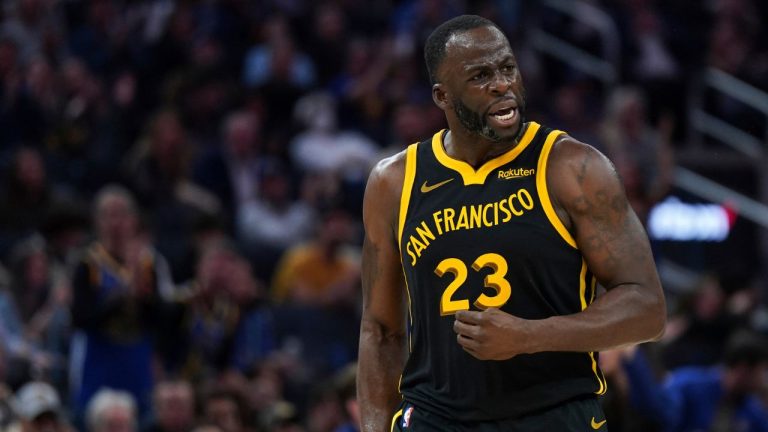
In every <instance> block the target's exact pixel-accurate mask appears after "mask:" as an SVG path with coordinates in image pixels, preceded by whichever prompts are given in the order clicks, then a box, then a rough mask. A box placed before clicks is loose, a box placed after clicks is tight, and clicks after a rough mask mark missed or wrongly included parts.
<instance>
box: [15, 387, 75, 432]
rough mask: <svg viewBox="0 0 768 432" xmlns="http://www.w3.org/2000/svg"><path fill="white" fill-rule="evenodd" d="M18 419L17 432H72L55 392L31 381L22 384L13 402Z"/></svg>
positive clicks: (51, 388)
mask: <svg viewBox="0 0 768 432" xmlns="http://www.w3.org/2000/svg"><path fill="white" fill-rule="evenodd" d="M13 407H14V411H15V412H16V415H17V416H18V418H19V424H18V429H14V427H13V426H11V428H10V430H17V431H18V432H70V431H74V429H72V427H71V426H70V425H69V424H68V423H67V421H66V420H65V418H64V406H63V405H62V404H61V399H60V398H59V394H58V393H57V392H56V390H55V389H54V388H53V387H52V386H51V385H50V384H48V383H45V382H42V381H31V382H28V383H27V384H24V385H23V386H22V387H21V388H20V389H19V390H18V391H17V392H16V396H15V397H14V400H13Z"/></svg>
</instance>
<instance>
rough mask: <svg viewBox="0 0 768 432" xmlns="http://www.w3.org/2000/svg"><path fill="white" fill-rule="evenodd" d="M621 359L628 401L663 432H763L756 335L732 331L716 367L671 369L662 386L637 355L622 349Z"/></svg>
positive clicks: (761, 352) (764, 365)
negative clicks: (656, 423) (653, 420)
mask: <svg viewBox="0 0 768 432" xmlns="http://www.w3.org/2000/svg"><path fill="white" fill-rule="evenodd" d="M625 356H626V357H625V360H624V369H625V371H626V374H627V378H628V381H629V388H630V393H631V400H632V403H633V404H634V405H635V407H636V408H637V409H638V410H639V411H641V412H642V413H644V414H645V415H646V416H648V417H649V418H653V419H656V420H657V421H658V423H659V424H660V425H662V427H663V428H664V430H665V431H671V432H673V431H681V432H682V431H693V430H712V431H746V432H763V431H768V407H766V406H765V405H763V404H762V401H761V400H760V399H759V398H758V396H757V395H758V393H759V392H761V391H765V385H766V383H765V377H766V374H768V343H766V341H765V340H764V339H763V338H762V337H761V336H759V335H757V334H754V333H752V332H748V331H744V332H737V333H735V334H734V335H733V336H732V338H731V339H730V341H729V343H728V346H727V347H726V349H725V352H724V356H723V362H722V365H719V366H715V367H685V368H679V369H675V370H673V371H671V372H670V373H669V374H668V375H667V377H666V378H665V379H664V383H663V384H662V383H658V382H657V381H656V379H655V377H654V375H653V373H652V372H651V370H650V367H649V365H648V360H647V359H646V357H645V356H644V354H643V351H641V350H638V349H636V348H635V347H632V348H628V349H627V350H626V351H625Z"/></svg>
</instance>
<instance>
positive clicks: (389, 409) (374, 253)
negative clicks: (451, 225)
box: [357, 152, 406, 432]
mask: <svg viewBox="0 0 768 432" xmlns="http://www.w3.org/2000/svg"><path fill="white" fill-rule="evenodd" d="M404 173H405V152H403V153H400V154H398V155H395V156H393V157H391V158H388V159H384V160H382V161H381V162H379V164H378V165H377V166H376V167H375V168H374V169H373V172H372V173H371V176H370V178H369V179H368V185H367V186H366V189H365V199H364V201H363V224H364V226H365V242H364V244H363V262H362V267H363V268H362V285H363V314H362V321H361V323H360V351H359V354H358V365H359V366H358V377H357V397H358V401H359V403H360V410H361V413H360V414H361V424H362V431H363V432H383V431H388V430H389V428H390V422H391V420H392V415H393V414H394V411H395V408H396V407H397V405H398V404H399V403H400V395H399V392H398V380H399V377H400V374H401V372H402V370H403V364H404V362H405V357H406V329H405V313H406V312H405V310H406V309H405V308H406V305H405V301H404V299H405V296H404V292H405V282H404V279H403V271H402V267H401V262H400V252H399V247H398V240H397V232H398V214H399V208H400V194H401V191H402V186H403V178H404Z"/></svg>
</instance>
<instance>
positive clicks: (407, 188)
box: [397, 143, 419, 251]
mask: <svg viewBox="0 0 768 432" xmlns="http://www.w3.org/2000/svg"><path fill="white" fill-rule="evenodd" d="M418 145H419V144H418V143H414V144H411V145H409V146H408V149H407V150H406V151H405V178H403V191H402V192H401V193H400V218H399V219H398V221H397V244H398V246H400V249H401V251H402V243H403V227H405V216H406V215H407V214H408V204H410V202H411V191H412V190H413V181H414V180H415V179H416V149H417V147H418Z"/></svg>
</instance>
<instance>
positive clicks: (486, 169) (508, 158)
mask: <svg viewBox="0 0 768 432" xmlns="http://www.w3.org/2000/svg"><path fill="white" fill-rule="evenodd" d="M539 127H540V125H539V124H538V123H536V122H530V123H528V128H527V129H526V130H525V133H524V134H523V137H522V138H521V139H520V142H519V143H518V144H517V145H516V146H515V147H513V148H512V149H511V150H510V151H508V152H506V153H504V154H501V155H499V156H497V157H495V158H493V159H491V160H489V161H487V162H485V163H484V164H483V165H482V166H481V167H480V168H478V169H477V170H475V169H474V168H473V167H472V165H470V164H468V163H466V162H465V161H463V160H459V159H454V158H452V157H450V156H448V153H446V152H445V147H444V146H443V131H445V129H443V130H441V131H440V132H438V133H436V134H435V135H434V136H433V137H432V152H433V153H434V154H435V157H436V158H437V161H438V162H440V164H442V165H443V166H445V167H446V168H450V169H452V170H454V171H457V172H458V173H459V174H461V178H462V179H463V180H464V186H466V185H472V184H483V183H485V179H486V178H488V174H490V173H491V171H493V170H495V169H496V168H498V167H500V166H502V165H505V164H508V163H509V162H512V160H513V159H515V158H516V157H517V155H519V154H520V153H522V151H523V150H525V148H526V147H528V144H530V143H531V141H532V140H533V137H534V136H536V132H538V130H539Z"/></svg>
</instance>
